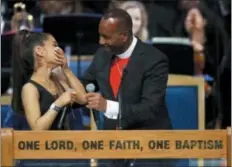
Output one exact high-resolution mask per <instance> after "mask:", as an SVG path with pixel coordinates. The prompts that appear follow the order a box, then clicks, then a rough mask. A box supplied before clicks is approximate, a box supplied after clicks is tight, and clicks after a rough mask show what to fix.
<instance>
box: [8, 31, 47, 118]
mask: <svg viewBox="0 0 232 167" xmlns="http://www.w3.org/2000/svg"><path fill="white" fill-rule="evenodd" d="M47 39H48V34H46V33H38V32H30V31H27V30H22V31H19V32H18V33H17V34H16V35H15V37H14V39H13V42H12V45H13V47H12V48H13V52H12V54H13V55H12V57H13V62H12V65H13V96H12V108H13V110H14V111H15V112H17V113H21V114H24V112H23V108H22V99H21V92H22V87H23V85H24V84H25V83H27V82H28V81H29V79H30V78H31V76H32V73H33V71H34V53H33V51H34V47H35V46H36V45H40V46H43V45H44V41H46V40H47Z"/></svg>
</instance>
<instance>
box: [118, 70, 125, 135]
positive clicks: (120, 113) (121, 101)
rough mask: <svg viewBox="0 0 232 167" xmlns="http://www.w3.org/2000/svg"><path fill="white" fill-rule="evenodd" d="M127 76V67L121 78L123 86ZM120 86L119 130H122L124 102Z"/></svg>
mask: <svg viewBox="0 0 232 167" xmlns="http://www.w3.org/2000/svg"><path fill="white" fill-rule="evenodd" d="M126 74H127V69H126V66H124V67H123V73H122V77H121V84H120V85H121V86H122V82H123V79H124V77H125V75H126ZM121 86H120V89H119V93H118V103H119V111H118V128H117V129H118V130H122V129H123V127H122V105H123V100H122V92H123V91H122V87H121Z"/></svg>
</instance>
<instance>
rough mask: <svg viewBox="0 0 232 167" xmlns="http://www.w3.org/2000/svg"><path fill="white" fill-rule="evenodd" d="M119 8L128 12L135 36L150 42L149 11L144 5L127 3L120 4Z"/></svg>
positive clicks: (132, 2) (135, 2)
mask: <svg viewBox="0 0 232 167" xmlns="http://www.w3.org/2000/svg"><path fill="white" fill-rule="evenodd" d="M119 8H121V9H123V10H125V11H127V13H129V15H130V16H131V18H132V22H133V34H134V36H136V37H138V38H139V39H140V40H142V41H146V40H148V30H147V21H148V18H147V11H146V9H145V7H144V5H143V4H142V3H141V2H138V1H125V2H122V3H120V5H119Z"/></svg>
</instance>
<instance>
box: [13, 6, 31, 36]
mask: <svg viewBox="0 0 232 167" xmlns="http://www.w3.org/2000/svg"><path fill="white" fill-rule="evenodd" d="M33 28H34V24H33V16H32V15H31V14H29V13H28V12H27V11H26V5H25V4H24V3H21V2H20V3H15V4H14V14H13V16H12V18H11V30H12V31H13V32H17V31H19V30H23V29H27V30H33Z"/></svg>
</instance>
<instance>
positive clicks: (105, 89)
mask: <svg viewBox="0 0 232 167" xmlns="http://www.w3.org/2000/svg"><path fill="white" fill-rule="evenodd" d="M105 53H106V54H105V55H103V56H104V57H105V63H104V66H103V68H102V70H101V71H100V72H99V77H100V78H99V79H100V80H103V81H104V82H102V83H103V85H102V87H101V88H100V90H101V91H102V93H104V95H105V96H106V97H107V98H111V99H114V94H113V90H112V89H111V86H110V80H109V79H110V68H111V64H112V61H113V58H114V55H113V54H111V53H110V52H105Z"/></svg>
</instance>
